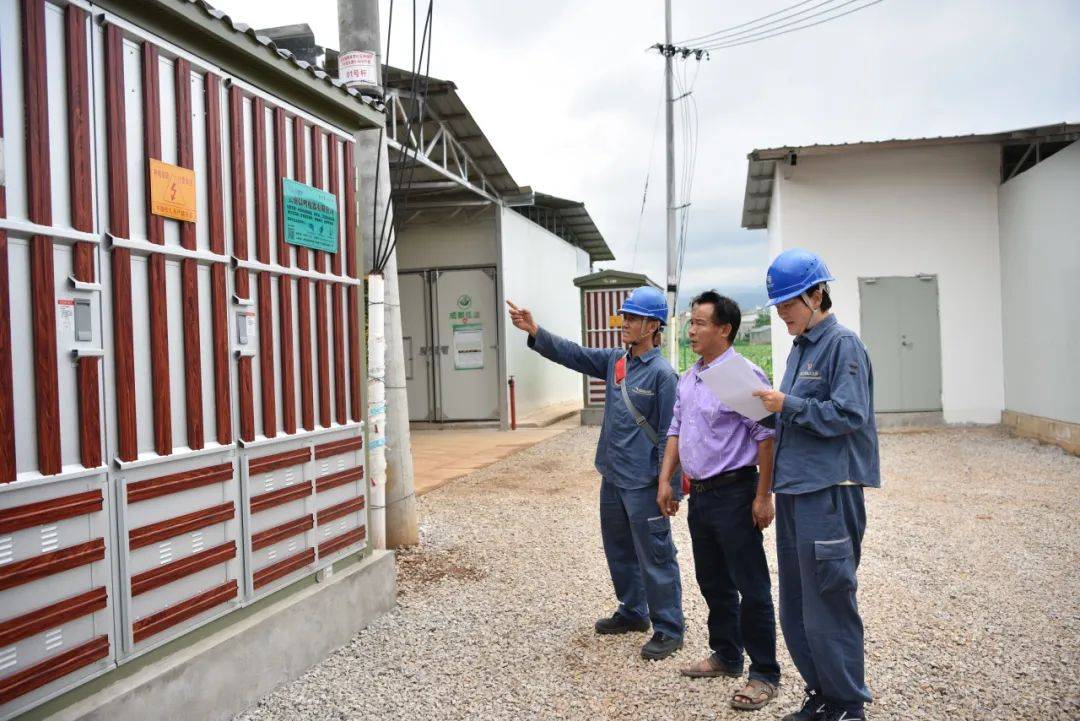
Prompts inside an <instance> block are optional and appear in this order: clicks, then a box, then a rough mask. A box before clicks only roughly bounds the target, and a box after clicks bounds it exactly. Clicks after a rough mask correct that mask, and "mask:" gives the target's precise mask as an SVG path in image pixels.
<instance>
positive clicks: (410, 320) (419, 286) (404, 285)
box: [398, 271, 435, 421]
mask: <svg viewBox="0 0 1080 721" xmlns="http://www.w3.org/2000/svg"><path fill="white" fill-rule="evenodd" d="M398 294H399V296H400V297H401V334H402V342H403V345H404V351H405V386H406V389H407V392H408V395H409V420H410V421H432V420H435V407H434V401H435V374H434V363H433V360H432V344H431V297H430V292H429V286H428V273H427V271H421V272H419V273H402V274H401V275H399V276H398Z"/></svg>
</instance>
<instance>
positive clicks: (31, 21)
mask: <svg viewBox="0 0 1080 721" xmlns="http://www.w3.org/2000/svg"><path fill="white" fill-rule="evenodd" d="M22 41H23V92H24V103H25V111H26V195H27V204H28V206H29V210H30V220H31V221H33V222H35V223H40V224H41V225H52V202H51V197H50V192H51V174H50V168H49V103H48V81H47V78H46V73H47V72H48V66H47V61H46V58H45V3H44V2H43V0H23V3H22ZM55 290H56V289H55V285H54V282H53V244H52V239H51V238H49V236H46V235H35V236H33V237H32V238H31V239H30V293H31V299H32V313H33V339H34V389H35V393H34V397H35V402H36V406H37V409H36V410H37V452H38V470H39V471H40V472H41V473H42V474H45V475H51V474H54V473H59V472H60V468H61V462H60V398H59V396H58V395H57V390H56V388H57V383H58V381H57V360H56V306H55V305H54V303H55Z"/></svg>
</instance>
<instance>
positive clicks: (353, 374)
mask: <svg viewBox="0 0 1080 721" xmlns="http://www.w3.org/2000/svg"><path fill="white" fill-rule="evenodd" d="M353 148H354V145H353V143H352V142H346V143H345V148H344V153H343V155H344V158H343V159H342V165H344V166H345V167H344V177H345V253H346V257H345V270H346V273H348V275H349V277H350V278H359V277H360V276H359V274H358V273H357V263H358V262H359V258H358V249H357V247H356V166H355V164H354V162H355V158H354V157H353ZM347 297H348V299H349V397H350V403H351V405H352V419H353V420H354V421H359V420H361V419H363V417H364V408H363V406H362V403H363V393H362V386H361V383H362V382H363V379H362V377H361V375H360V362H361V358H360V289H359V288H358V287H357V286H355V285H350V286H349V290H348V293H347Z"/></svg>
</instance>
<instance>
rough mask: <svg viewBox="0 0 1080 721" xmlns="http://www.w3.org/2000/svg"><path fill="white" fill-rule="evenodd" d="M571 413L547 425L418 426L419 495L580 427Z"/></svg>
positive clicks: (415, 482)
mask: <svg viewBox="0 0 1080 721" xmlns="http://www.w3.org/2000/svg"><path fill="white" fill-rule="evenodd" d="M578 425H579V422H578V418H577V415H576V414H575V415H571V416H570V417H569V418H564V419H563V420H561V421H559V422H558V423H554V424H552V425H550V426H548V427H546V428H526V429H522V428H519V429H518V430H516V431H500V430H488V429H485V430H439V431H432V430H414V431H413V432H412V434H411V439H412V453H413V488H414V489H415V490H416V494H417V495H418V496H422V495H423V494H425V493H430V492H431V491H434V490H435V489H437V488H442V487H443V486H445V485H446V484H447V483H449V482H451V481H453V480H454V479H456V478H461V477H462V476H466V475H468V474H470V473H472V472H473V471H475V470H478V469H480V468H484V467H485V466H490V465H491V464H492V463H495V462H496V461H499V460H502V459H503V458H506V457H507V456H511V455H513V454H515V453H517V452H519V451H522V450H524V449H526V448H530V447H532V446H535V445H536V444H537V443H540V442H541V441H546V440H547V439H549V438H554V437H555V436H557V435H559V434H560V433H565V432H566V431H568V430H570V429H571V428H576V427H578Z"/></svg>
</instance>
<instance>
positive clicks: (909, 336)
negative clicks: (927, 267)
mask: <svg viewBox="0 0 1080 721" xmlns="http://www.w3.org/2000/svg"><path fill="white" fill-rule="evenodd" d="M859 302H860V314H861V316H862V333H861V336H862V339H863V342H864V343H866V347H867V348H868V349H869V351H870V360H871V361H872V362H873V365H874V408H875V410H876V411H877V412H879V413H889V412H920V411H940V410H941V329H940V322H939V319H938V285H937V276H933V275H921V276H917V277H914V278H860V279H859Z"/></svg>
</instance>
